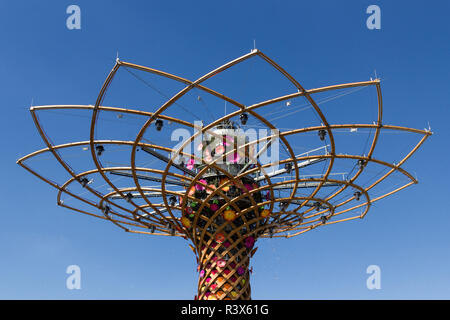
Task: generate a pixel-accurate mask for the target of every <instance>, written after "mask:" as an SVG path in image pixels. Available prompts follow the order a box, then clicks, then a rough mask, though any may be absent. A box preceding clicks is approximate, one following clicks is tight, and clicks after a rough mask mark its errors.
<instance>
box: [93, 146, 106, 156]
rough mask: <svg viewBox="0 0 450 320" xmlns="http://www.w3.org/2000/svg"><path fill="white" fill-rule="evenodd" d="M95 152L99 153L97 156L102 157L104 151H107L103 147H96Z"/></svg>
mask: <svg viewBox="0 0 450 320" xmlns="http://www.w3.org/2000/svg"><path fill="white" fill-rule="evenodd" d="M95 150H96V151H97V156H99V157H100V156H101V155H102V153H103V151H105V148H104V147H103V146H102V145H99V146H96V147H95Z"/></svg>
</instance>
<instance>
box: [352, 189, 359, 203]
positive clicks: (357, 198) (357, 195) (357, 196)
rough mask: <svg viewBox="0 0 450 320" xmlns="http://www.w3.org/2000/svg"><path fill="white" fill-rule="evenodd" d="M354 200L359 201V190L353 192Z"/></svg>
mask: <svg viewBox="0 0 450 320" xmlns="http://www.w3.org/2000/svg"><path fill="white" fill-rule="evenodd" d="M353 195H354V196H355V199H356V201H359V198H360V197H361V192H359V191H356V192H355V193H354V194H353Z"/></svg>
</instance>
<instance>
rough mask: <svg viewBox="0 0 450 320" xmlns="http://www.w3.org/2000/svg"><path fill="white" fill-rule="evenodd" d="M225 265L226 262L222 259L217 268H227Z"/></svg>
mask: <svg viewBox="0 0 450 320" xmlns="http://www.w3.org/2000/svg"><path fill="white" fill-rule="evenodd" d="M225 265H226V262H225V260H222V259H220V260H219V261H217V266H218V267H219V268H223V267H225Z"/></svg>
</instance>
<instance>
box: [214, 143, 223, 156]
mask: <svg viewBox="0 0 450 320" xmlns="http://www.w3.org/2000/svg"><path fill="white" fill-rule="evenodd" d="M224 152H225V147H224V146H223V145H221V144H220V145H218V146H217V147H216V154H217V155H219V156H220V155H221V154H222V153H224Z"/></svg>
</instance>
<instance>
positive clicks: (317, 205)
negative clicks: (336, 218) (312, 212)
mask: <svg viewBox="0 0 450 320" xmlns="http://www.w3.org/2000/svg"><path fill="white" fill-rule="evenodd" d="M314 207H315V208H316V211H319V210H320V202H319V201H316V202H314Z"/></svg>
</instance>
